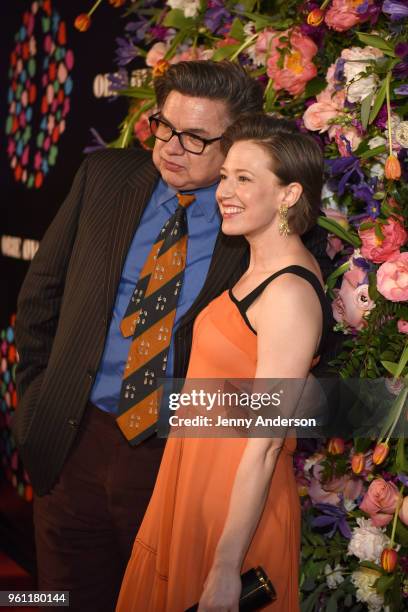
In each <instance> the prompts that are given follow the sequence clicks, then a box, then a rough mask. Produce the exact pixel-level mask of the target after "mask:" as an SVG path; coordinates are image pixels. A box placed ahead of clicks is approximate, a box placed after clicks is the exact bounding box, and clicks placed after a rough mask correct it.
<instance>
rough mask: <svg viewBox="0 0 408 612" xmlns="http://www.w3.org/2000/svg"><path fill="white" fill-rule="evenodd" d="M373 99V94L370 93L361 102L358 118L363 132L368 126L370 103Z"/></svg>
mask: <svg viewBox="0 0 408 612" xmlns="http://www.w3.org/2000/svg"><path fill="white" fill-rule="evenodd" d="M373 98H374V92H371V93H370V94H369V95H368V96H366V97H365V98H364V100H363V101H362V102H361V107H360V117H361V124H362V126H363V128H364V129H365V130H366V129H367V126H368V120H369V118H370V111H371V103H372V101H373Z"/></svg>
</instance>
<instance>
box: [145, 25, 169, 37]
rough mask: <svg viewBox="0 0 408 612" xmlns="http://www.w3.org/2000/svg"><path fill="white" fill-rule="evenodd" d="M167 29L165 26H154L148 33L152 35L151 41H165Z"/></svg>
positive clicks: (167, 33)
mask: <svg viewBox="0 0 408 612" xmlns="http://www.w3.org/2000/svg"><path fill="white" fill-rule="evenodd" d="M169 29H170V28H166V27H165V26H161V25H155V26H154V27H153V28H152V29H151V31H150V33H151V35H152V39H153V40H159V41H165V40H166V39H167V37H168V35H169Z"/></svg>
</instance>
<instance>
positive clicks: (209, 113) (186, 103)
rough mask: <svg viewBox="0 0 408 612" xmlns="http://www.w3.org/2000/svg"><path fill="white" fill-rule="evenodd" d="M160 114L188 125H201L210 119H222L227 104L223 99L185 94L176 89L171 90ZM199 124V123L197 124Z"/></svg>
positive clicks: (207, 122)
mask: <svg viewBox="0 0 408 612" xmlns="http://www.w3.org/2000/svg"><path fill="white" fill-rule="evenodd" d="M162 114H163V115H164V116H165V117H166V118H167V119H170V120H172V121H173V120H177V121H178V123H180V122H182V123H183V124H186V125H187V126H188V127H193V124H194V123H196V124H197V127H203V126H205V125H208V124H209V120H210V119H211V121H216V120H219V121H224V120H225V118H226V114H227V106H226V103H225V102H224V101H223V100H211V99H210V98H199V97H195V96H187V95H184V94H181V93H180V92H178V91H172V92H170V93H169V95H168V96H167V99H166V101H165V103H164V105H163V108H162ZM198 124H199V125H198Z"/></svg>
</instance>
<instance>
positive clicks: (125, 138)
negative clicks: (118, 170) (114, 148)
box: [119, 100, 155, 149]
mask: <svg viewBox="0 0 408 612" xmlns="http://www.w3.org/2000/svg"><path fill="white" fill-rule="evenodd" d="M154 104H155V101H154V100H151V101H149V102H146V104H143V106H142V107H141V108H140V109H139V110H138V111H137V112H136V113H134V114H133V115H131V116H130V117H129V119H128V120H127V122H126V124H125V128H124V130H123V132H122V136H121V138H120V141H119V148H120V149H124V148H125V147H127V145H128V143H129V140H130V134H131V130H133V128H134V126H135V123H136V121H137V120H138V119H140V117H141V115H142V114H143V113H145V112H146V111H147V110H149V109H150V108H152V107H153V106H154Z"/></svg>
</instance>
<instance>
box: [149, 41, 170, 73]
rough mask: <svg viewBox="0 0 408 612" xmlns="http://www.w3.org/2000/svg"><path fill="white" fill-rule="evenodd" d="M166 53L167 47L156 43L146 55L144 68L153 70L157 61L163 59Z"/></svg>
mask: <svg viewBox="0 0 408 612" xmlns="http://www.w3.org/2000/svg"><path fill="white" fill-rule="evenodd" d="M167 51H168V47H167V45H165V44H164V42H157V43H155V44H154V45H153V47H152V48H151V49H149V51H148V52H147V55H146V66H150V67H151V68H153V67H154V66H155V65H156V64H157V62H158V61H159V60H162V59H164V56H165V55H166V53H167Z"/></svg>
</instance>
